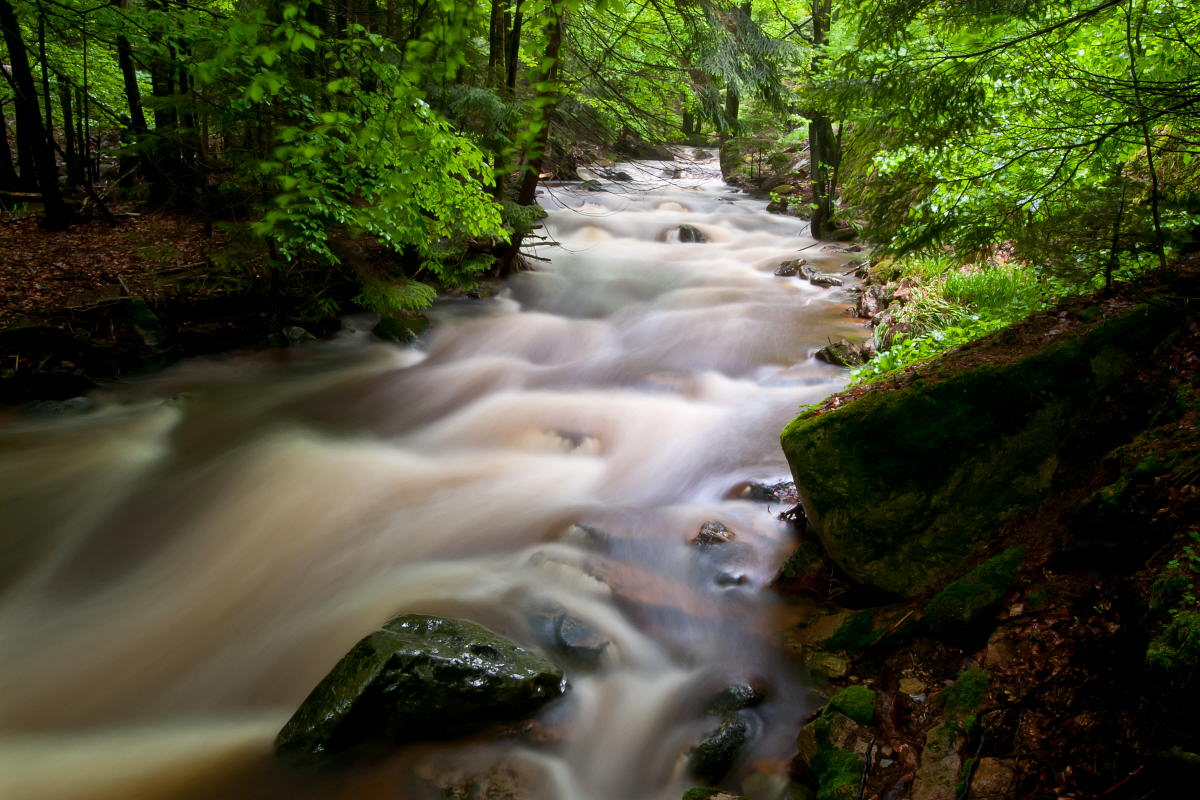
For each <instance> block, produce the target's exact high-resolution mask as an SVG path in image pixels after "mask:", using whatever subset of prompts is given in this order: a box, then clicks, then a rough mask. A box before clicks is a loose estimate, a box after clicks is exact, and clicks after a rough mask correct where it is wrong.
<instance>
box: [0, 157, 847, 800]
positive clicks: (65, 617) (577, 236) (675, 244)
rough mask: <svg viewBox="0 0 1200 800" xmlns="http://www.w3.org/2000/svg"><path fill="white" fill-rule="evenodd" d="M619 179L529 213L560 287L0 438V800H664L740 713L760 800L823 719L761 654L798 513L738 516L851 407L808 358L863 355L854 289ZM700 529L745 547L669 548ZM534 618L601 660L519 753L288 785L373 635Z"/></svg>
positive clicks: (545, 268) (668, 181)
mask: <svg viewBox="0 0 1200 800" xmlns="http://www.w3.org/2000/svg"><path fill="white" fill-rule="evenodd" d="M679 168H681V171H680V172H679V173H678V175H676V174H675V172H674V171H675V170H676V169H679ZM612 170H614V171H624V172H626V173H627V174H628V176H630V177H631V178H632V179H633V180H631V181H624V180H622V181H619V182H614V181H612V180H609V179H607V178H606V177H605V175H608V176H610V177H611V176H612V175H613V174H614V173H613V172H612V171H608V172H606V171H604V170H599V171H598V172H597V175H596V177H598V178H599V180H600V191H587V190H585V188H583V187H581V186H579V185H577V184H570V185H566V184H564V185H552V186H548V187H545V188H543V189H542V190H541V196H540V198H539V200H540V202H541V203H542V204H543V205H544V206H545V207H546V208H547V209H548V210H549V217H548V218H547V220H546V221H545V230H544V231H539V233H544V234H546V235H547V236H548V237H549V239H548V240H547V242H558V243H559V244H558V245H554V244H544V245H542V246H538V247H536V248H533V249H531V250H529V251H528V252H530V253H531V254H534V255H537V256H539V257H541V258H547V259H549V261H548V262H545V263H541V262H538V269H537V270H536V271H531V272H525V273H521V274H519V275H517V276H516V277H514V278H513V279H511V280H510V281H509V282H508V283H507V284H506V285H505V287H504V288H503V290H502V291H501V292H500V293H499V294H498V295H497V296H495V297H493V298H490V299H486V300H451V301H445V302H442V303H440V304H439V305H438V306H437V307H436V308H435V309H434V311H433V312H432V314H431V316H432V317H433V319H434V324H433V326H432V327H431V330H430V331H429V332H428V333H427V334H426V335H425V336H424V337H423V340H422V341H421V342H419V343H418V344H416V345H413V346H411V347H401V346H396V345H388V344H384V343H381V342H378V341H377V340H375V339H373V337H371V336H370V335H369V333H367V332H366V330H365V327H364V326H362V325H361V324H358V323H356V322H355V321H354V320H351V321H350V324H349V325H348V326H347V329H346V330H345V331H344V332H343V333H342V334H341V335H340V336H339V337H338V338H336V339H334V340H333V341H329V342H322V343H318V344H312V345H308V346H305V347H297V348H289V349H287V350H277V351H270V352H263V353H255V354H249V355H240V356H231V357H223V358H219V359H217V358H214V359H197V360H192V361H189V362H187V363H184V364H181V365H178V366H176V367H174V368H172V369H171V370H169V371H168V372H166V373H163V374H160V375H157V376H154V377H151V378H148V379H144V380H142V381H139V382H135V383H129V384H125V385H122V386H118V387H111V388H108V389H106V390H104V391H102V392H100V393H98V394H97V401H98V402H97V404H96V407H95V408H93V409H92V410H90V411H88V412H87V413H83V414H79V415H76V416H71V417H65V418H57V419H37V418H32V417H27V418H21V419H17V420H13V419H10V420H8V421H7V422H5V423H4V424H3V425H2V426H0V698H3V700H0V796H2V797H6V798H9V797H11V798H14V799H17V798H20V799H21V800H68V799H69V800H77V799H78V800H83V799H84V798H87V800H97V799H100V798H104V799H107V798H113V800H116V799H117V798H121V800H128V799H129V798H138V800H154V799H156V798H217V797H220V798H241V797H253V798H298V797H299V798H303V797H314V798H316V797H320V798H330V797H333V798H410V797H411V798H422V797H432V796H439V795H437V794H436V793H434V792H432V791H431V790H430V785H431V784H437V783H441V784H446V783H447V782H448V781H452V779H453V776H455V775H458V776H460V777H461V776H466V775H470V774H473V773H483V774H492V775H493V776H495V775H500V776H501V777H503V776H504V775H508V776H509V777H512V776H517V779H518V781H519V782H520V783H522V784H523V785H524V786H525V789H524V790H522V791H523V792H524V793H523V794H512V795H511V796H513V797H517V796H520V797H526V798H545V799H546V800H612V799H613V798H629V799H630V800H678V798H679V797H680V795H681V794H682V792H683V791H684V790H685V789H686V788H687V787H689V786H691V785H695V783H696V782H695V781H694V780H692V779H691V778H689V777H688V776H687V774H686V770H685V760H686V753H687V751H688V749H689V748H690V747H691V746H693V745H694V744H695V743H696V742H697V741H698V740H699V739H700V738H701V737H702V736H703V735H704V734H705V732H706V731H708V730H710V729H711V728H712V727H713V719H712V718H711V717H706V715H705V710H704V709H705V704H706V702H707V701H708V699H709V698H710V697H711V696H712V695H713V694H714V693H716V692H717V691H719V690H721V689H722V688H723V687H726V686H730V685H735V684H746V683H749V684H753V685H755V686H759V687H761V688H762V689H763V690H764V692H765V696H766V700H765V702H763V703H762V704H761V705H759V706H758V707H756V708H755V709H754V710H753V712H752V713H751V714H750V716H751V717H752V719H753V723H754V724H753V726H752V731H751V732H752V736H751V740H750V742H749V743H748V744H747V746H746V748H745V749H744V752H743V755H742V758H741V759H740V761H739V766H738V768H737V770H736V772H735V773H734V775H733V776H732V779H733V783H734V784H735V785H737V784H738V782H739V781H745V783H743V784H742V785H743V786H744V787H748V788H746V791H747V792H749V794H750V795H751V800H774V798H773V797H771V796H770V793H771V791H772V790H771V788H770V787H771V786H777V785H778V782H779V781H780V780H782V778H781V777H780V776H781V775H782V774H785V773H786V765H787V762H788V760H789V759H790V758H791V756H792V755H793V754H794V748H795V735H796V731H797V730H798V729H799V727H800V724H801V721H802V720H803V718H804V716H805V715H806V713H807V712H808V711H810V710H811V708H812V706H813V703H812V701H810V699H809V696H808V692H807V688H806V684H805V677H804V675H803V674H802V672H801V671H800V670H799V669H798V668H797V667H795V666H794V665H792V664H790V663H789V662H788V660H787V659H786V658H784V656H783V655H782V654H781V653H780V652H778V650H777V647H776V646H775V645H774V644H773V634H774V633H775V632H776V631H777V630H778V628H779V626H780V625H781V621H780V619H781V613H782V612H783V610H782V609H781V604H780V603H779V602H778V601H777V600H776V599H775V598H774V597H773V595H772V593H771V592H770V591H769V590H768V589H767V588H766V587H767V584H768V583H769V582H770V580H771V578H772V576H773V575H774V573H775V571H776V570H777V568H778V566H779V564H780V562H781V560H782V559H783V558H784V556H785V555H786V553H787V552H788V549H789V547H790V545H791V544H792V542H793V538H792V537H793V533H792V531H791V528H790V526H788V525H786V524H785V523H782V522H779V521H777V520H776V517H775V515H776V514H778V513H779V512H781V511H784V510H785V509H786V507H785V506H782V505H779V504H767V503H763V502H756V501H752V500H748V499H741V498H740V495H739V491H740V488H741V487H743V486H744V485H745V484H746V483H747V482H749V481H764V482H767V483H773V482H775V481H779V480H783V479H786V478H787V477H788V474H787V466H786V464H785V462H784V460H783V456H782V453H781V452H780V448H779V445H778V433H779V431H780V429H781V428H782V427H783V425H784V424H785V423H786V422H787V421H788V420H789V419H790V418H791V417H792V416H793V415H794V414H795V412H796V408H797V406H799V405H802V404H806V403H812V402H816V401H817V400H819V399H821V398H823V397H825V396H826V395H828V394H830V393H831V392H834V391H836V390H837V389H839V388H840V387H842V386H843V385H844V383H845V381H846V373H845V370H843V369H839V368H835V367H832V366H829V365H827V364H823V363H820V362H817V361H815V360H813V359H812V358H811V357H810V353H811V352H813V351H814V350H815V349H817V348H818V347H820V346H821V345H823V344H824V343H825V342H826V340H827V339H829V338H835V339H836V338H839V337H841V336H845V335H849V334H853V333H854V332H855V331H861V328H860V327H859V325H858V324H856V323H855V322H854V321H853V320H850V319H848V318H846V317H845V316H843V311H844V309H845V307H846V306H847V305H849V304H850V299H849V296H848V294H847V293H846V292H845V290H843V289H820V288H817V287H815V286H813V285H811V284H809V283H807V282H804V281H802V280H800V279H798V278H779V277H775V276H774V274H773V271H774V269H775V267H776V266H777V265H778V264H779V262H781V261H783V260H784V259H788V258H797V257H804V258H807V259H808V261H809V263H810V264H812V265H813V266H814V267H816V268H817V269H818V270H821V271H827V272H835V271H836V272H840V271H841V270H842V268H843V267H842V265H843V264H844V263H845V262H847V261H848V260H850V259H851V258H852V256H851V255H850V254H848V253H845V252H842V249H841V248H838V247H829V246H824V245H820V244H816V243H815V242H813V240H812V239H810V238H809V237H808V233H807V223H805V222H803V221H801V220H798V219H794V218H788V217H780V216H774V215H769V214H767V213H765V210H764V207H765V203H764V202H761V201H757V200H752V199H749V198H748V197H746V196H745V195H740V194H737V193H735V192H733V191H732V190H731V189H730V188H729V187H728V186H726V185H725V184H724V183H723V182H722V181H721V179H720V173H719V169H718V168H717V165H716V160H715V158H713V154H707V155H705V157H704V158H700V159H693V158H692V156H691V154H690V151H689V152H688V153H681V160H680V161H678V162H674V163H672V162H639V163H634V164H620V165H616V166H615V167H613V168H612ZM668 175H670V176H672V177H665V176H668ZM592 188H595V187H592ZM683 224H688V225H692V226H695V227H696V228H697V229H698V230H699V231H700V232H702V233H703V234H704V236H705V237H707V241H706V242H703V243H685V242H681V241H679V226H680V225H683ZM710 520H717V521H720V522H721V523H723V524H724V525H726V526H727V527H728V528H729V529H730V530H731V531H733V532H734V533H735V534H736V540H735V541H734V542H732V543H729V544H727V545H717V546H713V547H709V548H700V547H697V546H696V545H694V544H690V543H689V541H690V540H691V539H693V538H694V537H695V536H696V534H697V531H698V530H699V529H700V527H701V526H702V525H703V524H704V523H705V522H707V521H710ZM548 603H556V604H558V605H559V606H561V607H563V608H565V609H566V610H567V611H569V613H570V614H571V615H573V616H574V617H576V618H578V619H580V620H583V621H585V622H586V623H587V624H588V625H590V626H591V627H592V628H594V629H596V630H598V631H600V632H602V634H603V636H604V637H605V638H607V639H608V640H609V641H610V643H611V644H610V645H609V646H608V647H607V648H605V650H604V652H603V655H602V656H601V663H600V665H599V667H598V668H597V669H595V670H593V671H583V670H579V671H572V670H568V678H569V680H570V689H569V691H568V692H567V694H566V696H565V697H564V698H563V699H562V700H559V701H556V702H555V703H553V704H551V705H550V706H548V707H547V708H546V709H545V710H544V712H543V713H542V714H541V715H540V716H539V717H538V718H537V720H536V722H535V723H534V725H533V726H532V728H530V729H528V730H526V729H521V726H516V728H515V729H514V732H513V733H512V734H511V735H504V736H492V737H484V736H480V737H476V738H472V739H466V740H461V741H455V742H452V743H444V742H443V743H431V744H425V745H419V746H412V747H406V748H402V749H401V750H400V751H398V752H397V753H396V755H395V756H394V757H393V758H390V759H389V760H387V761H386V762H384V763H381V764H377V765H373V766H370V767H364V768H362V769H359V770H357V771H353V772H351V773H349V774H344V775H331V776H325V777H321V778H312V777H309V776H301V775H296V774H294V773H292V772H289V771H288V770H287V769H285V768H284V767H282V766H279V765H278V764H276V762H275V761H274V759H273V757H272V755H271V743H272V740H273V738H274V736H275V734H276V732H277V731H278V730H279V728H280V727H281V726H282V725H283V723H284V722H285V721H286V720H287V719H288V717H289V716H290V715H291V713H292V712H293V711H294V710H295V709H296V708H297V706H298V705H299V704H300V702H301V700H303V698H304V697H305V695H306V694H307V693H308V691H309V690H310V689H311V688H312V687H313V686H314V685H315V684H316V682H317V681H318V680H320V678H321V677H322V676H323V675H325V673H326V672H328V670H329V669H330V667H331V666H332V665H333V664H334V663H335V662H336V661H337V660H338V659H339V658H340V657H341V656H342V655H343V654H344V653H345V652H346V651H347V650H348V649H349V648H350V647H351V646H352V645H353V644H354V642H355V641H357V640H358V639H359V638H360V637H362V636H363V635H365V634H366V633H368V632H370V631H371V630H373V629H374V628H376V627H378V626H379V625H380V624H381V623H382V622H384V621H385V620H387V619H388V618H389V617H391V616H393V615H395V614H397V613H401V612H422V613H430V614H439V615H446V616H456V617H465V618H469V619H472V620H475V621H477V622H480V623H482V624H484V625H487V626H489V627H491V628H493V629H494V630H497V631H499V632H502V633H505V634H507V635H509V636H512V637H514V638H516V639H518V640H519V641H523V642H530V641H531V639H530V627H529V626H530V622H529V620H530V618H531V614H533V613H535V612H536V610H537V609H538V608H541V607H545V606H546V604H548ZM497 780H500V779H499V778H498V779H497ZM756 795H757V796H756ZM453 796H460V795H453ZM461 796H463V797H466V796H467V795H466V794H463V795H461ZM496 796H497V797H500V796H509V795H504V794H503V793H498V794H496Z"/></svg>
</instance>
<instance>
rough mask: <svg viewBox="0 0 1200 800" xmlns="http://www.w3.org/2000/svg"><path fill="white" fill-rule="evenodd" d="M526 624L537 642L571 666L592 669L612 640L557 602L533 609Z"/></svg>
mask: <svg viewBox="0 0 1200 800" xmlns="http://www.w3.org/2000/svg"><path fill="white" fill-rule="evenodd" d="M529 626H530V629H531V632H532V633H533V636H534V638H535V639H537V641H538V644H540V645H542V646H543V647H545V648H546V649H547V650H549V651H551V652H553V653H555V654H557V655H559V656H561V657H562V658H563V659H564V660H565V661H567V662H568V663H570V664H571V665H572V666H576V667H581V668H585V669H595V668H596V667H598V666H599V665H600V661H601V659H603V657H604V651H605V650H607V649H608V646H609V645H610V644H612V642H611V641H610V640H609V639H608V638H607V637H606V636H605V635H604V634H603V633H602V632H601V631H599V630H597V629H596V628H595V627H593V626H592V625H590V624H589V623H587V622H585V621H584V620H582V619H580V618H579V617H576V616H573V615H571V614H570V613H568V612H567V609H565V608H563V607H562V606H560V605H559V604H557V603H545V604H543V605H541V606H539V607H538V608H537V609H535V610H534V611H533V613H532V614H531V615H530V618H529Z"/></svg>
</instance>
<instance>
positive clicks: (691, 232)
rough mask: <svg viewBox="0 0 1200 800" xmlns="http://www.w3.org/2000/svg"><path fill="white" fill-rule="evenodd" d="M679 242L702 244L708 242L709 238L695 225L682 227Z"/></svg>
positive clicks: (680, 227)
mask: <svg viewBox="0 0 1200 800" xmlns="http://www.w3.org/2000/svg"><path fill="white" fill-rule="evenodd" d="M679 241H681V242H684V243H702V242H707V241H708V237H707V236H705V235H704V233H703V232H702V231H701V230H700V229H699V228H697V227H696V226H695V225H680V226H679Z"/></svg>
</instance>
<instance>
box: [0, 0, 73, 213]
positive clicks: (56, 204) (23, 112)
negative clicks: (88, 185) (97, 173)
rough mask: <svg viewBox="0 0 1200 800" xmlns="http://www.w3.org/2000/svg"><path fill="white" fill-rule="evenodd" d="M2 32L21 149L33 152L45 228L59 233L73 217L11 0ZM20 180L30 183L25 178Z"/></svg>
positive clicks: (0, 23) (3, 2) (0, 15)
mask: <svg viewBox="0 0 1200 800" xmlns="http://www.w3.org/2000/svg"><path fill="white" fill-rule="evenodd" d="M0 28H2V29H3V31H4V45H5V47H7V48H8V58H9V63H10V69H11V76H10V77H11V79H12V87H13V94H14V95H15V99H16V112H17V113H16V117H17V139H18V146H19V143H20V141H21V140H22V139H23V140H24V141H25V143H26V146H27V147H28V148H29V150H30V152H31V156H32V160H33V169H34V174H35V175H36V176H37V181H36V184H37V188H38V191H40V192H41V194H42V205H43V207H44V208H45V214H46V216H45V218H44V219H43V220H42V225H43V226H44V227H45V228H47V229H48V230H53V231H60V230H63V229H65V228H66V227H67V226H68V225H70V224H71V214H70V211H68V209H67V204H66V203H65V202H64V201H63V196H62V191H61V190H60V189H59V187H58V164H57V162H56V161H55V159H54V148H53V145H52V144H51V142H50V137H49V133H48V132H47V131H46V129H45V126H44V125H43V124H42V115H41V109H39V108H38V98H37V87H36V85H35V84H34V81H33V72H32V70H31V69H30V67H29V55H28V53H26V51H25V42H24V41H23V40H22V38H21V28H20V25H19V24H18V22H17V14H16V11H15V10H14V9H13V7H12V4H11V3H10V2H9V0H0ZM21 177H22V178H23V179H26V180H27V177H26V176H25V175H22V176H21Z"/></svg>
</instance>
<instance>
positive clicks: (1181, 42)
mask: <svg viewBox="0 0 1200 800" xmlns="http://www.w3.org/2000/svg"><path fill="white" fill-rule="evenodd" d="M840 10H841V17H840V19H839V23H838V25H836V26H835V29H834V31H833V36H832V41H831V44H830V46H829V48H828V52H827V55H828V61H827V65H828V66H827V69H826V70H824V72H823V74H822V76H821V80H820V82H819V84H818V85H817V86H816V87H814V89H815V91H816V96H817V99H818V102H821V103H823V104H824V105H825V106H826V107H827V108H830V109H833V110H834V111H835V113H836V115H837V116H840V117H841V118H843V119H846V120H848V126H849V128H850V134H849V138H848V140H847V141H848V143H849V157H848V158H847V159H846V161H845V164H844V166H843V171H842V177H843V179H844V181H845V189H846V191H845V198H846V199H847V200H848V201H849V202H850V204H851V205H852V206H853V207H854V208H856V209H857V210H858V211H859V212H860V213H861V214H862V215H863V217H864V218H865V219H866V220H867V222H868V225H869V228H870V230H869V233H870V235H871V236H872V237H873V238H875V239H877V240H878V241H880V242H881V243H882V244H883V245H884V247H885V248H886V249H887V250H889V251H891V252H910V251H913V250H919V249H922V248H929V247H938V246H942V245H953V246H954V247H955V248H956V249H957V250H958V251H960V252H964V253H986V252H989V251H991V250H993V249H994V248H995V247H996V246H997V245H998V244H1001V243H1004V244H1006V245H1008V246H1010V247H1012V248H1014V253H1015V255H1016V256H1018V257H1019V258H1022V259H1025V260H1029V261H1033V262H1036V263H1040V264H1043V265H1045V266H1046V267H1048V268H1052V269H1053V270H1054V271H1055V272H1056V273H1057V274H1060V275H1062V276H1064V277H1065V278H1067V279H1068V280H1069V281H1071V282H1072V283H1079V282H1086V281H1088V280H1090V279H1091V278H1092V277H1094V276H1097V275H1105V276H1107V275H1109V274H1111V273H1113V272H1119V271H1121V270H1138V269H1142V268H1144V267H1145V266H1146V265H1147V264H1148V263H1157V262H1158V260H1159V252H1160V250H1161V251H1163V252H1164V254H1165V253H1169V251H1170V250H1171V249H1172V248H1174V247H1178V246H1179V245H1180V244H1181V243H1183V242H1187V241H1191V240H1194V239H1195V238H1196V231H1197V212H1200V204H1198V203H1197V193H1198V189H1200V177H1198V167H1197V159H1196V158H1195V152H1196V143H1197V141H1200V116H1197V115H1196V114H1195V113H1194V111H1193V109H1194V107H1195V103H1196V99H1197V96H1198V95H1197V88H1196V86H1197V85H1196V81H1195V78H1196V75H1197V73H1198V72H1200V58H1198V57H1197V54H1196V52H1195V50H1194V48H1193V47H1192V46H1191V45H1190V41H1191V40H1193V39H1194V38H1195V35H1196V33H1197V32H1198V31H1200V8H1198V7H1197V6H1196V5H1195V4H1194V3H1188V2H1184V0H1148V1H1147V2H1145V3H1140V4H1121V3H1096V4H1091V5H1088V6H1082V7H1081V6H1076V5H1072V4H1057V5H1052V4H1044V3H1037V2H1012V3H1003V4H994V3H975V4H961V3H953V4H949V5H946V4H938V3H932V2H927V1H926V0H883V1H882V2H876V1H875V0H850V1H849V2H847V3H844V4H842V6H841V9H840Z"/></svg>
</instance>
